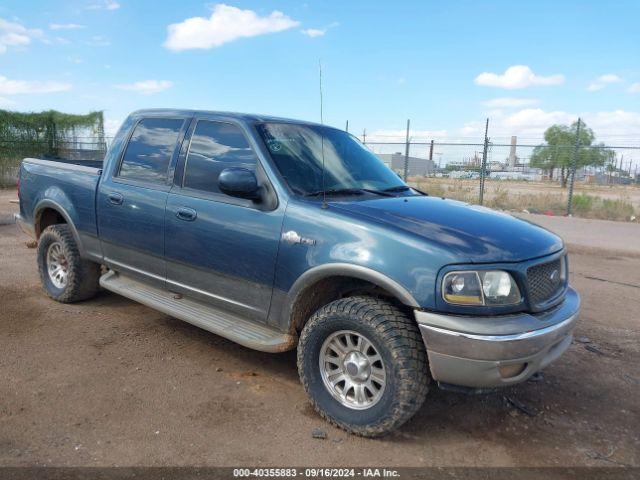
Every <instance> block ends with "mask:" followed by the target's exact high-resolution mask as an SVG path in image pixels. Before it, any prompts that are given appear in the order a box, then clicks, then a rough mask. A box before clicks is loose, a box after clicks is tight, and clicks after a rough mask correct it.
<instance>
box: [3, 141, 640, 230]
mask: <svg viewBox="0 0 640 480" xmlns="http://www.w3.org/2000/svg"><path fill="white" fill-rule="evenodd" d="M359 137H360V139H361V140H362V141H363V143H364V144H365V145H366V146H367V147H368V148H369V149H370V150H371V151H372V152H373V153H375V154H376V155H378V156H379V157H380V158H381V159H382V161H383V162H384V163H385V164H387V165H388V166H389V168H391V169H392V170H394V171H395V172H396V173H398V175H400V176H401V177H402V178H404V179H406V181H407V182H409V184H411V185H413V186H415V187H416V188H419V189H421V190H423V191H426V192H427V193H429V194H430V195H436V196H442V197H447V198H452V199H456V200H461V201H464V202H467V203H473V204H482V205H485V206H488V207H491V208H496V209H502V210H512V211H524V212H531V213H544V214H548V215H567V214H569V215H577V216H583V217H592V218H605V219H611V220H627V221H629V220H631V221H636V218H637V217H640V168H639V165H640V145H629V144H626V145H620V144H611V145H606V146H604V145H595V146H593V145H589V146H584V145H580V144H574V145H562V146H555V147H553V148H551V149H550V150H549V151H548V152H547V154H548V155H547V157H548V158H547V164H548V168H545V165H544V164H543V165H542V166H540V164H539V163H536V162H532V159H533V158H534V157H535V152H536V149H537V148H539V147H540V144H541V143H542V142H540V141H535V140H532V139H525V140H522V139H519V138H517V137H502V138H494V139H491V138H489V136H488V135H486V136H485V138H482V137H481V138H479V139H477V140H475V141H474V139H469V138H466V139H463V140H461V141H451V140H448V139H445V138H434V139H428V138H417V137H413V136H411V131H410V130H409V132H408V134H407V135H402V136H398V135H394V136H389V137H385V136H383V135H368V136H367V135H366V133H363V134H362V135H360V136H359ZM638 140H640V135H639V136H638V139H636V140H635V141H638ZM110 141H111V138H108V137H107V138H105V141H96V139H95V138H92V137H78V138H75V139H73V141H64V142H59V144H58V148H57V149H56V155H57V156H58V157H61V158H67V159H73V160H76V161H82V160H91V161H95V160H101V159H102V158H103V157H104V154H105V152H106V148H107V145H108V144H109V143H110ZM632 141H633V139H632ZM48 152H49V149H48V145H47V144H46V142H41V143H36V144H34V143H33V142H29V143H25V144H21V143H20V142H15V141H7V140H3V139H2V138H0V186H12V185H15V184H16V181H17V178H18V170H19V165H20V161H21V160H22V159H23V158H25V157H39V158H47V156H50V155H49V154H48ZM603 152H606V153H607V155H604V156H603V155H602V154H603ZM590 159H591V160H593V159H596V160H598V159H599V160H600V161H598V162H596V163H595V164H589V161H590ZM559 160H562V161H559ZM557 164H560V166H555V167H552V165H557Z"/></svg>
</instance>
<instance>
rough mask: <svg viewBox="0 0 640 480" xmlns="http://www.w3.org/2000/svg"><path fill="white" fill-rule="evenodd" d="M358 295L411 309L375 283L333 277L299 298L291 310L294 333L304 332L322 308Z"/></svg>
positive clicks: (302, 293)
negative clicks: (310, 320)
mask: <svg viewBox="0 0 640 480" xmlns="http://www.w3.org/2000/svg"><path fill="white" fill-rule="evenodd" d="M358 295H369V296H374V297H378V298H384V299H385V300H387V301H389V302H391V303H393V304H394V305H395V306H397V307H399V308H400V309H402V310H403V311H406V312H407V313H409V312H410V307H408V306H407V305H405V304H403V303H402V302H401V301H400V300H398V298H396V297H395V296H394V295H393V294H392V293H391V292H389V291H387V290H385V289H384V288H382V287H380V286H378V285H376V284H375V283H373V282H369V281H367V280H362V279H360V278H354V277H343V276H331V277H326V278H322V279H320V280H318V281H317V282H315V283H313V284H311V285H309V286H307V287H306V288H305V289H304V290H302V292H300V294H299V295H298V296H297V298H296V300H295V304H294V305H293V308H292V309H291V329H292V331H294V332H298V333H299V332H300V331H302V327H304V324H305V323H306V322H307V320H309V317H311V315H313V313H314V312H315V311H316V310H318V309H319V308H320V307H322V306H324V305H326V304H328V303H331V302H333V301H335V300H339V299H341V298H346V297H355V296H358Z"/></svg>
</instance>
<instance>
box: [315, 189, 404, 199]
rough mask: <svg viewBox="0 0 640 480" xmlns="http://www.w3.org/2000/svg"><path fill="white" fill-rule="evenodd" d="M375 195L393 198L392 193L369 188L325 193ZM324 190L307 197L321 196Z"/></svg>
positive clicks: (333, 190)
mask: <svg viewBox="0 0 640 480" xmlns="http://www.w3.org/2000/svg"><path fill="white" fill-rule="evenodd" d="M365 192H366V193H373V194H375V195H381V196H383V197H393V195H391V194H390V193H387V192H386V191H384V190H372V189H369V188H330V189H328V190H325V191H324V193H325V194H326V195H362V194H363V193H365ZM321 194H322V190H317V191H315V192H309V193H305V194H304V196H305V197H315V196H317V195H321Z"/></svg>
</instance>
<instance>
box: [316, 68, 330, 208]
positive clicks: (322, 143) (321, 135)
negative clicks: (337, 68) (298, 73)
mask: <svg viewBox="0 0 640 480" xmlns="http://www.w3.org/2000/svg"><path fill="white" fill-rule="evenodd" d="M318 70H319V73H320V125H324V117H323V110H322V59H320V58H319V59H318ZM320 151H321V152H322V208H327V207H328V205H327V191H326V189H325V186H324V130H322V131H321V132H320Z"/></svg>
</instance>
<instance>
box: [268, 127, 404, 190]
mask: <svg viewBox="0 0 640 480" xmlns="http://www.w3.org/2000/svg"><path fill="white" fill-rule="evenodd" d="M257 128H258V132H259V133H260V136H261V137H262V139H263V141H264V143H265V144H266V146H267V148H268V149H269V153H270V154H271V158H273V161H274V162H275V164H276V167H277V168H278V170H279V171H280V174H281V175H282V176H283V177H284V179H285V181H286V182H287V183H288V184H289V187H291V189H292V190H293V191H294V192H296V193H299V194H302V195H313V194H315V193H318V192H321V191H322V189H323V188H322V156H323V150H324V169H325V172H324V188H325V189H326V190H327V191H329V192H331V191H334V192H335V191H341V190H363V191H370V190H376V191H384V190H389V189H391V190H393V189H402V188H406V187H405V184H404V183H403V182H402V180H400V178H399V177H398V176H397V175H396V174H395V173H394V172H393V171H392V170H390V169H389V168H388V167H387V166H386V165H385V164H384V163H382V161H381V160H380V159H379V158H378V157H377V156H376V155H374V154H373V153H371V152H370V151H369V150H367V149H366V147H365V146H364V145H362V144H361V143H360V142H359V141H358V140H357V139H356V138H354V137H353V136H352V135H350V134H348V133H346V132H343V131H341V130H336V129H334V128H330V127H324V126H319V125H301V124H294V123H262V124H259V125H258V126H257Z"/></svg>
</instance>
